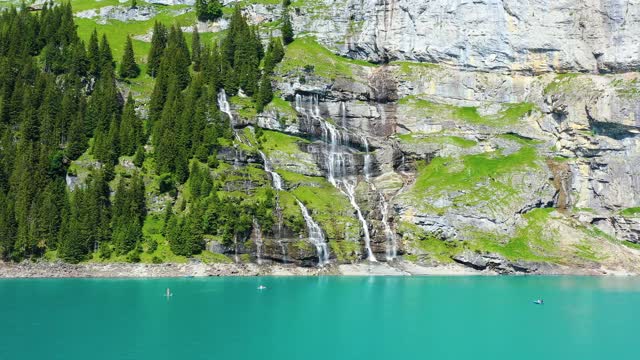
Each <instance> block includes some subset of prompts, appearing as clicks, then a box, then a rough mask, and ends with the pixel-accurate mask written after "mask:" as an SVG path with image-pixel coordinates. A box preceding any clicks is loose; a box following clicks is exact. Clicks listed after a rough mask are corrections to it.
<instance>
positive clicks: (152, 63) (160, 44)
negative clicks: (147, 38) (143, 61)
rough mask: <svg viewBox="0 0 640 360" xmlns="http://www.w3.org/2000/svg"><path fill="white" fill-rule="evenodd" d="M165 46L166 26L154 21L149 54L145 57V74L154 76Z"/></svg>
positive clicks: (158, 68) (158, 67)
mask: <svg viewBox="0 0 640 360" xmlns="http://www.w3.org/2000/svg"><path fill="white" fill-rule="evenodd" d="M166 46H167V28H166V27H165V26H164V25H163V24H161V23H159V22H157V21H156V22H155V24H154V25H153V35H152V36H151V49H150V50H149V56H148V58H147V65H148V67H147V74H148V75H149V76H152V77H156V75H157V74H158V70H160V62H161V60H162V55H163V54H164V49H165V48H166Z"/></svg>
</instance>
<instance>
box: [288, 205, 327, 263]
mask: <svg viewBox="0 0 640 360" xmlns="http://www.w3.org/2000/svg"><path fill="white" fill-rule="evenodd" d="M296 201H297V202H298V206H299V207H300V211H301V212H302V217H303V218H304V221H305V223H306V224H307V229H308V232H309V240H310V241H311V243H312V244H313V245H314V246H315V247H316V251H317V252H318V265H319V266H323V265H325V264H328V263H329V248H328V247H327V241H326V239H325V237H324V233H323V232H322V229H321V228H320V225H318V223H316V222H315V221H314V220H313V218H312V217H311V215H310V214H309V210H308V209H307V207H306V206H304V204H303V203H302V201H300V200H298V199H296Z"/></svg>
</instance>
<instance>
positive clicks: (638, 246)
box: [622, 241, 640, 250]
mask: <svg viewBox="0 0 640 360" xmlns="http://www.w3.org/2000/svg"><path fill="white" fill-rule="evenodd" d="M622 245H624V246H626V247H628V248H630V249H635V250H640V244H636V243H632V242H631V241H623V242H622Z"/></svg>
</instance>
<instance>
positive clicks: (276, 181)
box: [258, 150, 282, 191]
mask: <svg viewBox="0 0 640 360" xmlns="http://www.w3.org/2000/svg"><path fill="white" fill-rule="evenodd" d="M258 153H259V154H260V157H261V158H262V163H263V164H264V171H266V172H267V173H268V174H269V175H270V176H271V183H272V184H273V187H274V188H275V189H276V190H278V191H280V190H282V177H281V176H280V174H278V173H277V172H275V171H273V169H272V168H271V164H269V160H268V159H267V156H266V155H265V154H264V153H263V152H262V151H261V150H258Z"/></svg>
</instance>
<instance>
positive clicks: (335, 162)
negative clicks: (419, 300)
mask: <svg viewBox="0 0 640 360" xmlns="http://www.w3.org/2000/svg"><path fill="white" fill-rule="evenodd" d="M306 103H308V104H305V101H303V98H302V96H301V95H300V94H296V110H297V111H298V112H299V113H301V114H303V115H304V116H306V117H307V119H308V120H309V119H310V116H312V117H314V118H315V119H317V120H318V123H319V124H320V126H321V127H322V137H323V140H324V142H325V143H326V144H327V153H326V154H325V159H326V164H325V165H326V168H327V180H329V182H330V183H331V184H332V185H333V186H335V187H336V188H337V189H338V190H340V191H341V192H342V193H343V194H345V195H346V196H347V198H348V199H349V203H350V204H351V206H352V207H353V209H354V210H355V212H356V216H357V218H358V220H359V221H360V224H361V225H362V230H363V234H364V244H365V250H366V251H367V260H369V261H372V262H375V261H376V257H375V255H374V254H373V251H372V250H371V236H370V234H369V224H368V223H367V219H366V218H365V217H364V215H363V214H362V210H361V208H360V206H359V205H358V202H357V201H356V196H355V189H356V185H357V183H358V180H357V176H356V174H349V173H348V165H349V164H352V163H353V155H352V154H350V153H348V152H344V151H342V149H341V147H342V145H344V144H347V143H348V141H349V137H348V134H346V133H343V132H342V131H340V130H339V129H337V128H336V127H335V125H333V124H332V123H330V122H328V121H325V120H324V119H323V118H322V117H321V114H320V106H319V98H318V95H317V94H313V95H311V99H310V101H307V102H306ZM342 105H343V108H342V122H343V123H346V107H345V106H344V103H343V104H342ZM366 146H367V147H368V143H366ZM367 155H369V154H368V150H367ZM367 161H369V162H370V159H368V160H367V159H366V158H365V162H367ZM367 166H369V167H370V165H368V164H365V167H367ZM367 171H368V170H365V172H367ZM365 175H366V176H368V173H367V174H365Z"/></svg>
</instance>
